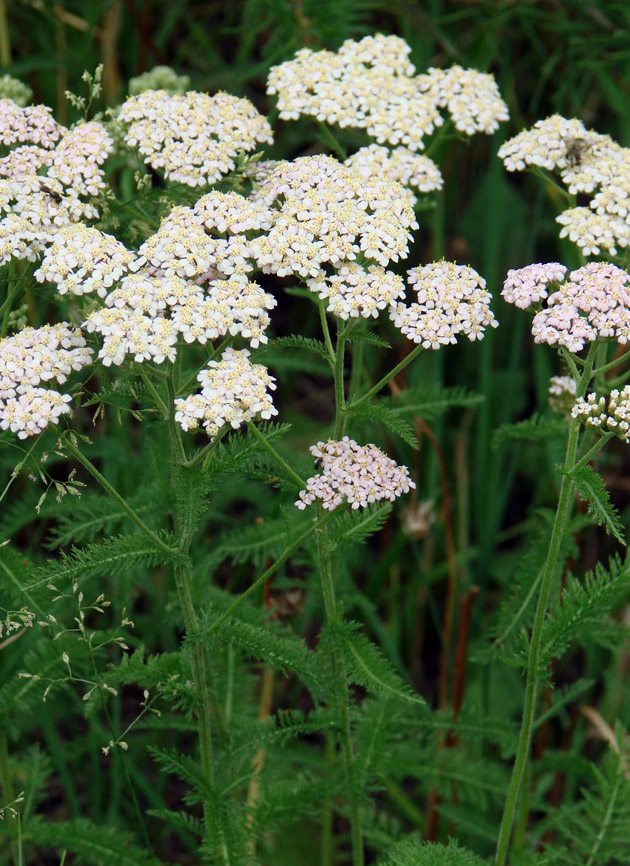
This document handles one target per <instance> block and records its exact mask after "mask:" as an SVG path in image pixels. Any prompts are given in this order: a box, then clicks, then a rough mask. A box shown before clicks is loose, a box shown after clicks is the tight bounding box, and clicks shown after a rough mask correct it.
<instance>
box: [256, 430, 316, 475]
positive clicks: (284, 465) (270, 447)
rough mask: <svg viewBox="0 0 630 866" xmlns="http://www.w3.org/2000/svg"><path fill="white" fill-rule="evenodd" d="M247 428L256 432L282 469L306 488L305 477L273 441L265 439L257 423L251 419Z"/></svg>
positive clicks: (259, 439)
mask: <svg viewBox="0 0 630 866" xmlns="http://www.w3.org/2000/svg"><path fill="white" fill-rule="evenodd" d="M247 429H248V430H249V432H250V433H253V434H254V436H255V437H256V439H258V441H259V442H260V444H261V445H262V446H263V447H264V448H265V449H266V450H267V451H268V452H269V453H270V454H271V456H272V457H273V459H274V460H275V461H276V463H277V464H278V465H279V466H281V467H282V469H283V470H284V472H285V473H286V474H287V475H288V476H289V478H291V479H292V480H293V481H295V483H296V484H297V486H298V487H300V488H305V487H306V481H304V479H303V478H301V477H300V476H299V475H298V474H297V472H295V470H294V469H292V468H291V467H290V466H289V464H288V463H287V461H286V460H285V459H284V458H283V457H281V456H280V455H279V454H278V452H277V451H276V449H275V448H274V447H273V445H272V444H271V442H268V441H267V440H266V439H265V437H264V436H263V435H262V433H261V432H260V430H259V429H258V428H257V427H256V425H255V424H252V423H251V421H250V422H249V423H248V424H247Z"/></svg>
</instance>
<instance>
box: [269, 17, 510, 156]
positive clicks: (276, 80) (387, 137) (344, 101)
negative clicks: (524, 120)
mask: <svg viewBox="0 0 630 866" xmlns="http://www.w3.org/2000/svg"><path fill="white" fill-rule="evenodd" d="M409 53H410V48H409V46H408V45H407V43H406V42H405V41H404V40H403V39H400V38H399V37H398V36H384V35H383V34H381V33H377V34H376V35H375V36H366V37H365V38H364V39H361V40H360V41H358V42H355V41H354V40H352V39H348V40H346V42H344V43H343V45H342V46H341V48H340V49H339V51H337V52H333V51H311V50H310V49H309V48H304V49H302V50H301V51H298V52H297V53H296V55H295V57H294V59H293V60H289V61H287V62H286V63H282V64H280V65H279V66H274V67H272V68H271V70H270V72H269V77H268V79H267V93H269V94H276V95H277V97H278V109H279V112H280V117H281V118H283V119H285V120H296V119H297V118H298V117H299V116H300V115H301V114H306V115H311V116H313V117H315V118H317V120H320V121H325V122H327V123H331V124H337V125H339V126H341V127H345V126H353V127H358V128H359V129H365V130H366V132H367V133H368V135H370V136H371V137H372V138H375V139H376V141H377V142H378V143H379V144H384V143H385V142H389V143H390V144H393V145H398V144H403V145H406V146H407V147H408V148H410V149H411V150H421V149H422V148H423V147H424V144H423V138H424V137H425V136H427V135H430V134H431V133H432V132H433V131H434V129H435V128H436V127H438V126H441V125H442V124H443V123H444V119H443V117H442V115H441V114H440V109H441V108H446V109H447V110H448V111H449V112H451V114H452V117H453V121H454V123H455V126H456V128H457V129H458V130H460V131H461V132H464V133H466V134H467V135H470V134H472V133H473V132H479V131H481V132H486V133H492V132H494V131H495V130H496V129H497V126H498V123H499V122H500V121H502V120H507V118H508V112H507V107H506V105H505V103H504V102H503V100H502V99H501V97H500V95H499V92H498V89H497V85H496V82H495V80H494V78H493V77H492V76H491V75H484V74H482V73H480V72H477V70H474V69H462V68H461V67H459V66H454V67H453V68H452V69H450V70H440V69H437V70H436V69H430V70H429V71H428V73H427V74H425V75H417V76H416V75H414V73H415V67H414V66H413V64H412V63H410V61H409V58H408V55H409Z"/></svg>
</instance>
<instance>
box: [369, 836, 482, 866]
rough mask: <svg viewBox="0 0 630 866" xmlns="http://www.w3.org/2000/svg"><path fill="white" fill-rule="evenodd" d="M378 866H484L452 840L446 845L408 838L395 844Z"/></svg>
mask: <svg viewBox="0 0 630 866" xmlns="http://www.w3.org/2000/svg"><path fill="white" fill-rule="evenodd" d="M378 864H379V866H486V863H485V861H484V860H482V859H481V858H480V857H478V856H477V855H476V854H474V853H473V852H472V851H469V850H467V849H466V848H462V847H461V846H460V845H458V844H457V843H456V842H454V841H453V840H450V841H449V842H448V844H447V845H441V844H439V843H437V842H423V841H422V839H420V838H419V837H410V838H406V839H401V840H400V841H399V842H396V844H395V845H393V846H392V847H391V848H390V850H389V851H388V852H387V854H386V855H385V857H384V858H382V859H381V860H379V861H378Z"/></svg>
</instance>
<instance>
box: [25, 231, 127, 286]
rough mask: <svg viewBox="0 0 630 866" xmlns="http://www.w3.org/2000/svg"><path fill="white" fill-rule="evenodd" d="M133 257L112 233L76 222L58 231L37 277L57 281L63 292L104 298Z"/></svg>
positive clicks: (36, 273) (41, 279) (37, 271)
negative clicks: (92, 294)
mask: <svg viewBox="0 0 630 866" xmlns="http://www.w3.org/2000/svg"><path fill="white" fill-rule="evenodd" d="M134 259H135V256H134V254H133V253H132V252H131V251H130V250H128V249H127V248H126V247H125V246H124V244H121V243H120V241H118V240H116V238H115V237H113V236H112V235H108V234H105V232H101V231H99V230H98V229H95V228H89V227H88V226H86V225H83V223H74V224H72V225H70V226H66V227H64V228H62V229H60V230H59V231H58V232H57V233H56V235H55V237H54V239H53V242H52V244H51V245H50V246H49V247H48V248H47V249H46V251H45V252H44V257H43V259H42V264H41V266H40V267H39V269H38V270H36V271H35V278H36V279H37V280H38V281H39V282H40V283H43V282H50V283H56V284H57V291H58V292H59V294H60V295H65V294H66V292H71V293H72V294H74V295H85V294H88V293H89V292H96V293H97V294H98V295H99V296H100V297H101V298H104V297H105V295H106V294H107V292H108V291H109V290H110V289H111V287H112V286H113V284H114V283H115V282H116V281H117V280H119V279H120V278H121V277H122V275H123V274H124V273H125V272H126V271H127V269H128V267H129V265H130V264H131V263H132V262H133V261H134Z"/></svg>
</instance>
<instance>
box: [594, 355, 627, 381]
mask: <svg viewBox="0 0 630 866" xmlns="http://www.w3.org/2000/svg"><path fill="white" fill-rule="evenodd" d="M629 358H630V352H625V353H624V354H623V355H620V356H619V357H618V358H615V359H613V360H612V361H609V363H608V364H604V366H603V367H597V368H596V369H595V374H596V375H597V376H599V375H600V374H601V373H607V372H608V370H612V369H613V367H618V366H619V365H620V364H623V362H624V361H627V360H628V359H629Z"/></svg>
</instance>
